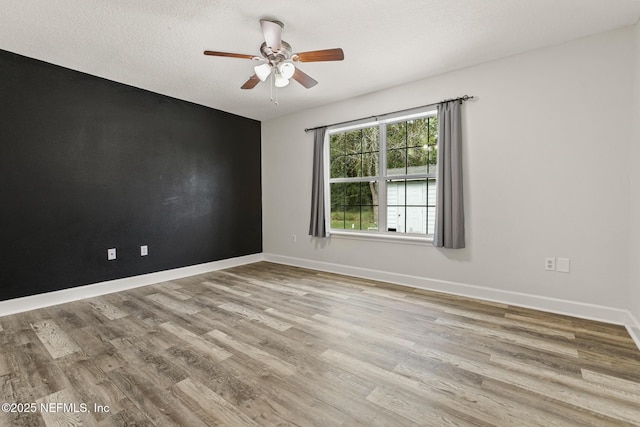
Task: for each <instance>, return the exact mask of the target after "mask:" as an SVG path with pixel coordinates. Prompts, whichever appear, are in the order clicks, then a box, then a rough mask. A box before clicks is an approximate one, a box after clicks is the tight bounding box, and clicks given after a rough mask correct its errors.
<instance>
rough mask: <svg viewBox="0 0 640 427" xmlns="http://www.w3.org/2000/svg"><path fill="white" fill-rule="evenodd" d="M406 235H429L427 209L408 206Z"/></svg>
mask: <svg viewBox="0 0 640 427" xmlns="http://www.w3.org/2000/svg"><path fill="white" fill-rule="evenodd" d="M405 230H406V231H405V232H406V233H417V234H427V207H426V206H407V217H406V223H405Z"/></svg>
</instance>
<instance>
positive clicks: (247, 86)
mask: <svg viewBox="0 0 640 427" xmlns="http://www.w3.org/2000/svg"><path fill="white" fill-rule="evenodd" d="M258 83H260V79H259V78H258V76H256V75H255V74H254V75H253V76H251V77H249V80H247V81H246V82H244V84H243V85H242V86H241V87H240V89H253V88H254V87H256V85H257V84H258Z"/></svg>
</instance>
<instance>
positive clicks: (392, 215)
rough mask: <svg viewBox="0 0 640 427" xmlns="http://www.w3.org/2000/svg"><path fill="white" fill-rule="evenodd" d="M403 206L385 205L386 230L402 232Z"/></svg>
mask: <svg viewBox="0 0 640 427" xmlns="http://www.w3.org/2000/svg"><path fill="white" fill-rule="evenodd" d="M404 214H405V207H404V206H387V231H395V232H398V233H404V216H405V215H404Z"/></svg>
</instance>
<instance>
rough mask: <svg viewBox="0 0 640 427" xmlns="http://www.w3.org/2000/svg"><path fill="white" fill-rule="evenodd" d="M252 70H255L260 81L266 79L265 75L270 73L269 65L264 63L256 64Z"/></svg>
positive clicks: (267, 75)
mask: <svg viewBox="0 0 640 427" xmlns="http://www.w3.org/2000/svg"><path fill="white" fill-rule="evenodd" d="M253 70H254V71H255V72H256V76H258V78H259V79H260V81H262V82H263V81H265V80H267V77H269V75H270V74H271V65H269V64H267V63H264V64H260V65H256V66H255V67H253Z"/></svg>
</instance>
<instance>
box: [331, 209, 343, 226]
mask: <svg viewBox="0 0 640 427" xmlns="http://www.w3.org/2000/svg"><path fill="white" fill-rule="evenodd" d="M344 208H345V207H344V206H333V205H332V206H331V228H337V229H344V228H345V223H344V210H345V209H344Z"/></svg>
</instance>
